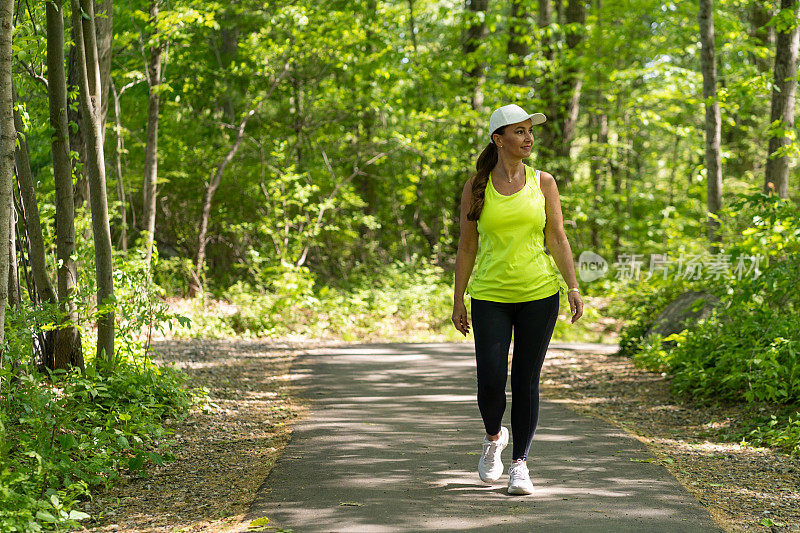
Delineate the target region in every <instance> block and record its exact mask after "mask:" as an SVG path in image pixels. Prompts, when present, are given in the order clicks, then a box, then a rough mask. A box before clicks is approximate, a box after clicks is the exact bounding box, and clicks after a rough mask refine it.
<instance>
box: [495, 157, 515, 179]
mask: <svg viewBox="0 0 800 533" xmlns="http://www.w3.org/2000/svg"><path fill="white" fill-rule="evenodd" d="M521 170H522V159H517V158H509V159H504V158H503V157H502V156H499V157H498V159H497V164H496V165H495V167H494V172H495V174H499V173H502V175H500V176H499V177H501V178H505V179H509V178H513V177H514V176H516V175H517V174H518V173H519V172H520V171H521Z"/></svg>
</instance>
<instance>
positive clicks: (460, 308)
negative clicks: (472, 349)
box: [452, 301, 469, 337]
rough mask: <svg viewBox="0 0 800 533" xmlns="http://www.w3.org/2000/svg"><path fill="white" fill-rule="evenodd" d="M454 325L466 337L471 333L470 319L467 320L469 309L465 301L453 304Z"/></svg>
mask: <svg viewBox="0 0 800 533" xmlns="http://www.w3.org/2000/svg"><path fill="white" fill-rule="evenodd" d="M452 320H453V325H454V326H455V327H456V329H457V330H458V331H460V332H461V334H462V335H464V336H465V337H466V336H467V333H469V318H467V307H466V306H465V305H464V302H463V301H458V302H455V303H454V304H453V318H452Z"/></svg>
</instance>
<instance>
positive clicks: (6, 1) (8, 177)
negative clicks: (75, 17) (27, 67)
mask: <svg viewBox="0 0 800 533" xmlns="http://www.w3.org/2000/svg"><path fill="white" fill-rule="evenodd" d="M13 17H14V0H0V342H2V341H3V339H4V338H5V316H6V304H7V302H8V269H9V261H8V260H9V240H10V237H11V236H10V233H9V227H10V225H9V220H8V219H9V217H10V216H11V206H12V199H11V183H12V179H13V173H14V143H15V141H16V138H17V134H16V129H15V128H14V97H13V95H12V93H11V62H12V47H11V44H12V34H13V20H14V18H13Z"/></svg>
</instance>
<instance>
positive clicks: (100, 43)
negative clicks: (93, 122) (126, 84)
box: [95, 0, 114, 138]
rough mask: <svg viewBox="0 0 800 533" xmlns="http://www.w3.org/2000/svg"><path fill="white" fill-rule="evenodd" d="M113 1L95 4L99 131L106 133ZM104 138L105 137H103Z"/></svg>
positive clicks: (107, 0)
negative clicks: (98, 73)
mask: <svg viewBox="0 0 800 533" xmlns="http://www.w3.org/2000/svg"><path fill="white" fill-rule="evenodd" d="M113 4H114V2H113V0H98V1H97V2H96V3H95V13H96V14H97V16H95V26H96V29H97V61H98V63H99V67H100V124H101V127H100V131H101V132H102V134H103V136H105V132H106V117H107V116H108V102H109V100H108V93H109V89H110V87H111V52H112V51H113V44H114V43H113V39H114V9H113V7H114V6H113ZM104 138H105V137H104Z"/></svg>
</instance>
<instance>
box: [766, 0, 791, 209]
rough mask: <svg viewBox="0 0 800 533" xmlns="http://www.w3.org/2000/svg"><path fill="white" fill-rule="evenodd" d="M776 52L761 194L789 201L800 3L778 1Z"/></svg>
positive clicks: (784, 0) (785, 0) (789, 0)
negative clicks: (773, 194)
mask: <svg viewBox="0 0 800 533" xmlns="http://www.w3.org/2000/svg"><path fill="white" fill-rule="evenodd" d="M778 16H779V17H780V18H779V22H778V26H779V28H778V31H777V33H778V35H777V39H776V49H775V81H774V82H773V85H772V110H771V112H770V117H769V118H770V121H771V123H772V126H771V128H770V129H771V131H772V134H771V135H770V138H769V157H768V158H767V171H766V176H765V179H764V191H765V192H768V191H769V190H770V184H772V187H774V189H775V191H776V192H777V193H778V196H780V197H781V198H788V197H789V155H788V154H786V153H785V150H786V148H785V147H786V146H787V145H789V144H791V142H792V140H791V139H790V138H789V132H791V131H792V130H793V129H794V103H795V96H796V94H797V55H798V32H800V22H798V19H800V0H781V10H780V12H779V15H778Z"/></svg>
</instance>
